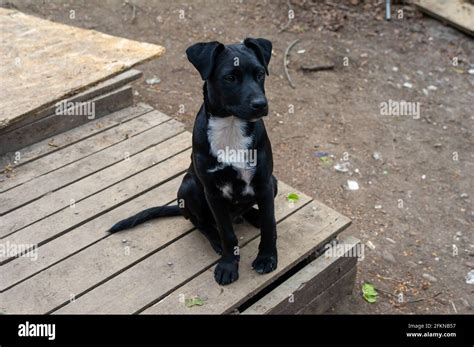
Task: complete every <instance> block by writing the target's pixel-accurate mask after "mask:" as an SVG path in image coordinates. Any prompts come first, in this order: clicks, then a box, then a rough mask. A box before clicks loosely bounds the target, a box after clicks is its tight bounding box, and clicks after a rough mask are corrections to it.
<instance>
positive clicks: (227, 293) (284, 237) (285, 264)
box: [81, 201, 350, 314]
mask: <svg viewBox="0 0 474 347" xmlns="http://www.w3.org/2000/svg"><path fill="white" fill-rule="evenodd" d="M349 224H350V220H349V219H348V218H347V217H344V216H342V215H340V214H339V213H337V212H336V211H334V210H332V209H330V208H329V207H327V206H325V205H323V204H320V203H318V202H316V201H313V202H312V203H310V204H308V205H306V206H305V207H303V208H302V209H301V210H300V211H298V213H296V214H293V215H292V216H290V217H288V218H287V219H285V220H284V221H282V222H281V223H280V224H279V225H278V249H279V254H278V268H277V269H276V270H275V271H273V272H271V273H269V274H265V275H260V274H257V273H256V272H255V271H253V270H252V269H251V264H252V261H253V260H254V259H255V257H256V256H257V253H258V244H259V241H260V240H259V239H254V240H253V241H251V242H250V243H249V244H248V245H246V246H245V247H243V248H242V249H241V252H240V256H241V260H240V277H239V280H238V281H237V282H234V283H232V284H230V285H228V286H225V287H222V286H219V285H217V284H216V283H215V281H214V267H215V266H212V267H210V268H209V269H207V270H206V271H204V272H203V273H202V274H200V275H199V276H197V277H195V278H194V279H192V280H191V281H189V282H188V283H186V284H184V285H183V286H181V287H179V288H177V289H176V290H174V291H173V292H171V293H170V294H169V295H167V296H166V297H165V298H163V299H161V300H160V301H158V302H157V303H156V304H155V305H153V306H151V307H149V308H147V309H145V310H144V311H143V312H141V313H144V314H222V313H229V312H232V311H233V310H234V309H236V308H237V307H239V306H240V305H241V304H243V303H244V302H245V301H247V300H248V298H250V297H252V296H253V295H254V294H255V293H257V292H259V291H260V290H262V289H263V288H264V287H266V286H267V285H268V284H269V283H271V282H273V281H275V280H276V279H277V278H278V277H280V276H281V275H283V274H284V273H285V272H286V271H288V270H289V269H290V268H292V267H293V266H294V265H295V264H297V263H298V262H299V261H301V260H302V259H304V258H306V257H307V256H308V255H309V254H310V253H311V252H313V251H314V250H315V249H318V248H319V247H321V246H322V245H323V244H325V243H326V242H327V241H328V240H329V239H331V238H333V237H334V236H335V235H336V234H338V233H339V232H340V231H342V230H343V229H344V228H346V227H347V226H348V225H349ZM142 275H143V274H142ZM155 281H156V282H160V283H161V282H163V278H160V279H156V280H155V279H154V278H149V279H148V285H149V286H150V287H151V288H155V286H157V285H158V283H155ZM124 286H126V284H125V283H124ZM99 288H100V287H99ZM128 289H130V287H129V288H128ZM135 290H137V292H136V293H133V292H129V294H128V295H129V296H128V297H127V301H129V297H130V296H132V295H138V290H140V292H141V290H144V288H142V287H141V286H140V287H138V286H137V287H135ZM114 294H115V293H114ZM122 294H123V293H122ZM195 296H198V297H200V298H205V303H204V305H202V306H193V307H191V308H189V307H187V306H186V305H185V304H184V303H183V302H182V298H192V297H195ZM102 299H103V298H102ZM108 299H109V298H107V299H106V300H108ZM81 304H84V302H83V301H81ZM121 304H123V303H121Z"/></svg>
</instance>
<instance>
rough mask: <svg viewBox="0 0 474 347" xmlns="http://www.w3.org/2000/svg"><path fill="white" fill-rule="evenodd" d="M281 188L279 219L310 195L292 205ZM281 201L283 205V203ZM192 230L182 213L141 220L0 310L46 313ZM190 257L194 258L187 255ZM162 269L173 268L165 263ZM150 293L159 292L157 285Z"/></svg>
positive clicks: (202, 247) (19, 292)
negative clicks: (141, 221)
mask: <svg viewBox="0 0 474 347" xmlns="http://www.w3.org/2000/svg"><path fill="white" fill-rule="evenodd" d="M280 188H281V191H282V193H281V194H279V195H278V200H277V201H278V204H277V205H278V206H279V207H278V208H277V213H278V214H279V215H280V218H281V217H282V216H281V214H282V213H284V211H285V209H287V211H288V212H287V213H290V211H295V210H296V209H297V208H298V207H299V206H300V205H302V204H303V203H304V202H307V201H308V199H309V198H308V197H306V196H304V195H302V196H301V201H300V202H298V203H297V204H296V206H295V207H293V208H291V207H289V206H288V203H287V202H286V198H285V196H284V192H285V189H286V187H285V185H282V186H280ZM132 202H133V200H132V201H131V203H132ZM282 203H283V204H284V205H285V206H282ZM136 207H137V209H136V210H140V209H141V208H142V207H143V206H140V207H139V206H136ZM138 207H139V208H138ZM130 212H133V211H130ZM109 213H110V212H109ZM127 215H128V214H127ZM192 229H193V227H192V225H191V223H190V222H189V221H186V220H185V219H184V218H182V217H173V218H163V219H160V220H156V221H153V222H150V223H145V224H143V225H140V226H137V227H136V228H134V229H131V230H125V231H123V232H120V233H117V234H113V235H111V236H109V237H106V238H105V239H103V240H100V241H99V242H96V243H94V244H93V245H91V246H90V247H88V248H86V249H84V250H82V251H81V252H79V253H77V254H74V255H73V256H71V257H69V258H67V259H65V260H64V261H61V262H60V263H58V264H55V265H54V266H52V267H50V268H48V269H46V270H44V271H42V272H39V273H38V274H37V275H35V276H33V277H31V278H29V279H28V280H26V281H24V282H21V283H19V284H18V285H16V286H14V287H13V288H11V289H9V290H7V291H5V292H3V293H0V311H2V312H5V313H20V312H23V313H47V312H51V311H54V310H55V309H56V308H58V307H60V306H62V305H65V304H67V303H68V302H69V300H70V298H71V295H73V296H74V297H75V298H76V302H77V301H78V300H79V298H80V297H81V295H83V294H84V293H86V292H88V291H90V290H93V289H94V288H95V287H96V286H99V285H100V284H102V283H104V282H105V281H107V280H109V279H110V278H112V277H114V276H116V275H117V274H119V273H123V271H126V269H128V268H130V267H132V266H134V265H135V264H137V263H141V261H143V260H144V259H145V258H147V257H149V256H151V255H153V254H157V252H158V253H160V252H161V251H162V250H163V249H166V248H168V247H169V245H170V244H173V243H172V242H173V241H174V240H176V239H179V240H181V239H183V236H184V237H185V236H186V235H187V234H189V232H190V231H191V230H192ZM239 229H240V231H241V232H239V235H240V236H241V237H246V235H247V237H249V236H253V237H255V236H256V235H257V233H258V231H257V230H256V229H255V228H252V229H253V230H251V232H250V233H249V232H248V231H247V232H245V230H243V229H249V227H248V226H246V225H240V226H239ZM90 230H92V229H90ZM242 232H243V233H242ZM191 234H193V235H195V236H194V238H195V241H196V242H197V244H191V245H190V246H191V247H192V249H193V250H195V252H196V254H198V253H204V254H212V256H215V253H214V251H213V250H212V249H211V247H210V246H209V244H208V242H207V241H206V240H204V239H203V236H201V234H200V233H198V232H192V233H191ZM250 234H252V235H250ZM81 235H82V233H81ZM64 236H66V235H64ZM64 236H62V237H64ZM62 237H61V238H62ZM122 240H127V242H126V246H129V253H128V254H126V252H125V250H124V247H126V246H125V245H124V243H123V242H122ZM241 240H242V239H241ZM67 244H68V245H69V244H70V243H67ZM167 246H168V247H167ZM68 247H71V246H68ZM163 247H164V248H163ZM181 252H186V253H188V254H189V248H187V249H181ZM204 256H205V255H204ZM188 259H194V258H192V257H188ZM166 267H167V268H169V269H171V270H172V268H171V267H170V266H169V265H168V264H167V263H166ZM151 273H152V271H151V270H150V271H149V272H148V273H147V276H148V277H156V276H155V274H153V275H152V276H151ZM106 283H107V282H106ZM99 288H100V287H99ZM154 292H155V294H156V295H159V292H157V289H156V290H154ZM140 295H142V294H140ZM127 297H128V295H127ZM126 300H127V299H126V298H121V299H120V301H121V302H123V301H126ZM118 304H119V303H117V305H118Z"/></svg>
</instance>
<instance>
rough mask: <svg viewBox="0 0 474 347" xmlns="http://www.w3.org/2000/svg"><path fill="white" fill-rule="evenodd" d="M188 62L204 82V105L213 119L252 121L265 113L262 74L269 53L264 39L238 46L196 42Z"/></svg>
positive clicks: (268, 46) (247, 41) (265, 102)
mask: <svg viewBox="0 0 474 347" xmlns="http://www.w3.org/2000/svg"><path fill="white" fill-rule="evenodd" d="M186 54H187V56H188V59H189V61H190V62H191V63H192V64H193V65H194V67H195V68H196V69H197V70H198V71H199V73H200V75H201V78H202V79H203V80H204V81H206V85H205V86H206V92H207V102H208V103H209V104H210V106H211V108H212V110H213V112H214V113H215V114H213V115H214V116H216V117H228V116H231V115H232V116H236V117H238V118H241V119H244V120H249V121H255V120H257V119H259V118H261V117H264V116H266V115H267V114H268V103H267V98H266V97H265V75H268V64H269V62H270V58H271V54H272V43H271V42H270V41H268V40H266V39H261V38H260V39H253V38H247V39H245V40H244V42H243V43H241V44H233V45H223V44H222V43H219V42H217V41H213V42H201V43H196V44H194V45H192V46H191V47H189V48H188V49H187V50H186Z"/></svg>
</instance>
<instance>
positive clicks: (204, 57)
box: [186, 41, 224, 81]
mask: <svg viewBox="0 0 474 347" xmlns="http://www.w3.org/2000/svg"><path fill="white" fill-rule="evenodd" d="M223 50H224V45H223V44H222V43H220V42H217V41H212V42H199V43H196V44H194V45H192V46H190V47H188V49H187V50H186V55H187V56H188V60H189V61H190V62H191V64H193V65H194V67H195V68H196V70H198V71H199V73H200V74H201V78H202V79H203V80H204V81H205V80H207V79H208V78H209V76H211V72H212V69H213V67H214V63H215V60H216V57H217V54H219V53H220V52H222V51H223Z"/></svg>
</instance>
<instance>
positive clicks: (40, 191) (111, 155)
mask: <svg viewBox="0 0 474 347" xmlns="http://www.w3.org/2000/svg"><path fill="white" fill-rule="evenodd" d="M182 131H183V125H182V124H181V123H178V122H176V121H174V120H170V121H168V122H165V123H163V124H161V125H159V126H158V127H155V128H152V129H150V130H149V131H147V132H145V133H144V134H142V136H139V137H132V138H129V139H128V140H127V141H124V142H121V143H119V144H117V145H115V146H113V147H111V148H107V149H106V150H103V151H100V152H97V153H95V154H93V155H91V156H89V157H86V158H83V159H81V160H79V161H77V162H75V163H73V164H71V165H67V166H64V167H62V168H60V169H58V170H55V171H52V172H50V173H48V174H46V175H43V176H40V177H38V178H36V179H34V180H31V181H29V182H26V183H24V184H23V185H21V186H18V187H15V188H14V189H11V190H9V191H7V192H4V193H3V194H2V195H3V200H2V201H0V211H1V212H3V213H6V212H10V211H13V210H14V209H17V208H20V207H21V206H23V205H25V204H27V203H29V202H31V201H33V200H35V199H38V198H40V197H41V196H43V195H45V194H47V193H49V192H52V191H55V190H57V189H60V188H62V187H65V186H67V185H69V184H72V183H74V182H75V181H77V180H79V179H81V178H83V177H85V176H88V175H91V174H93V173H94V172H97V171H100V170H101V169H104V168H106V167H108V166H110V165H113V164H114V163H117V162H119V161H121V160H124V159H126V158H127V157H128V155H129V154H130V153H137V152H140V151H143V150H145V149H147V148H149V147H151V146H154V145H156V144H158V143H160V142H162V141H165V140H167V139H169V138H171V137H173V136H175V135H177V134H179V133H180V132H182ZM19 192H21V195H20V194H19ZM3 234H4V233H2V231H1V230H0V235H3Z"/></svg>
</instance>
